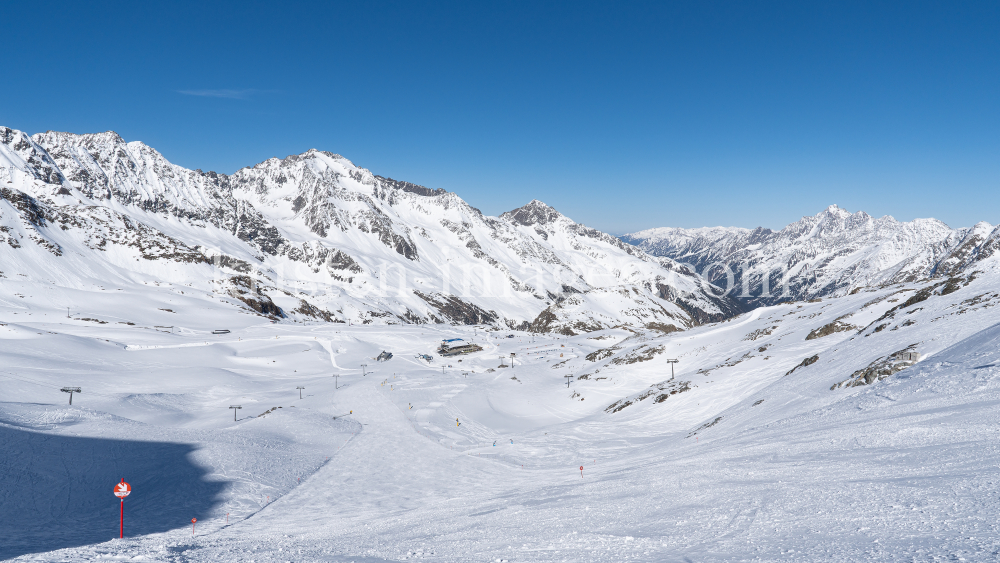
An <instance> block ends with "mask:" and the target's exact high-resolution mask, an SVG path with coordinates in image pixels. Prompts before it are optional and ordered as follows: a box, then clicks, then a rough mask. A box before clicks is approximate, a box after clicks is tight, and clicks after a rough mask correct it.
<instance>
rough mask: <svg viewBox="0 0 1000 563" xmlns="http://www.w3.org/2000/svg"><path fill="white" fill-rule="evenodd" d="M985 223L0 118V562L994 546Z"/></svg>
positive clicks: (993, 291)
mask: <svg viewBox="0 0 1000 563" xmlns="http://www.w3.org/2000/svg"><path fill="white" fill-rule="evenodd" d="M998 248H1000V230H998V229H997V228H995V227H993V226H992V225H990V224H989V223H979V224H977V225H974V226H972V227H969V228H958V229H953V228H951V227H949V226H947V225H944V224H943V223H940V222H938V221H935V220H931V219H927V220H916V221H912V222H908V223H904V222H899V221H896V220H895V219H893V218H891V217H883V218H873V217H870V216H868V215H866V214H864V213H863V212H856V213H850V212H847V211H845V210H843V209H840V208H838V207H836V206H832V207H830V208H828V209H826V210H824V211H822V212H820V213H819V214H817V215H815V216H808V217H804V218H803V219H802V220H800V221H798V222H796V223H793V224H791V225H789V226H788V227H786V228H784V229H782V230H779V231H771V230H768V229H756V230H747V229H738V228H706V229H674V228H662V229H653V230H649V231H642V232H639V233H633V234H631V235H626V236H623V237H621V238H617V237H613V236H611V235H609V234H606V233H602V232H600V231H597V230H595V229H592V228H589V227H587V226H585V225H581V224H578V223H576V222H574V221H573V220H572V219H570V218H568V217H565V216H563V215H562V214H560V213H559V212H558V211H556V210H555V209H553V208H551V207H549V206H548V205H546V204H544V203H542V202H539V201H532V202H530V203H528V204H526V205H525V206H524V207H521V208H519V209H515V210H512V211H509V212H506V213H503V214H501V215H500V216H498V217H491V216H487V215H485V214H483V213H481V212H480V211H479V210H477V209H476V208H475V207H473V206H471V205H469V204H468V203H466V202H465V201H464V200H462V199H461V198H460V197H459V196H458V195H457V194H454V193H450V192H445V191H443V190H434V189H430V188H426V187H422V186H418V185H414V184H410V183H407V182H404V181H398V180H393V179H389V178H385V177H382V176H378V175H376V174H373V173H372V172H370V171H368V170H366V169H364V168H360V167H358V166H356V165H354V164H353V163H351V162H350V161H349V160H347V159H346V158H344V157H342V156H338V155H335V154H332V153H327V152H321V151H316V150H312V151H309V152H307V153H304V154H301V155H292V156H288V157H286V158H284V159H278V158H274V159H270V160H267V161H265V162H262V163H260V164H257V165H255V166H251V167H247V168H244V169H241V170H239V171H237V172H236V173H234V174H232V175H224V174H218V173H215V172H202V171H200V170H187V169H184V168H181V167H179V166H176V165H173V164H171V163H170V162H168V161H167V160H166V159H165V158H164V157H163V156H162V155H160V154H159V153H158V152H157V151H156V150H154V149H153V148H151V147H148V146H147V145H144V144H142V143H140V142H135V141H132V142H126V141H124V140H123V139H121V138H120V137H119V136H118V135H117V134H115V133H111V132H108V133H99V134H92V135H75V134H69V133H56V132H47V133H41V134H36V135H27V134H25V133H23V132H20V131H16V130H12V129H7V128H0V389H2V390H3V397H2V398H0V436H2V440H0V443H2V444H3V451H2V453H0V514H2V515H3V518H0V559H2V560H15V561H94V560H134V561H163V562H168V561H169V562H182V561H183V562H188V561H241V562H244V561H253V562H269V561H337V562H346V561H357V562H376V561H379V562H382V561H410V560H429V561H454V562H460V561H512V562H513V561H574V562H575V561H785V560H787V561H838V562H840V561H861V560H878V561H945V560H948V561H954V560H967V561H987V560H995V559H996V558H997V557H998V553H1000V539H998V538H1000V534H998V529H997V522H998V521H1000V495H998V494H997V486H998V483H1000V469H998V468H1000V446H998V444H1000V440H998V438H1000V427H998V426H997V416H996V412H997V408H998V405H1000V317H998V314H997V312H998V311H1000V309H998V307H997V305H998V304H1000V269H998V264H1000V262H998V261H1000V253H998V252H997V249H998ZM452 339H461V341H462V343H465V344H475V345H476V346H478V348H479V350H477V351H474V352H472V353H470V354H467V355H457V356H445V355H442V354H441V353H440V352H439V347H440V345H441V343H442V341H446V340H452ZM383 352H388V353H391V357H389V358H388V359H386V355H385V354H383ZM668 360H671V361H673V360H676V362H675V363H673V362H668ZM672 373H673V375H671V374H672ZM64 387H80V389H81V392H79V393H75V394H74V395H73V396H72V397H73V399H72V402H73V404H72V405H70V404H68V399H69V395H68V394H67V393H62V392H60V389H62V388H64ZM232 407H239V408H232ZM122 478H125V479H126V481H128V482H129V483H130V484H131V485H132V490H133V492H132V494H131V495H130V496H129V498H128V499H126V500H125V502H124V508H125V537H124V539H119V538H118V531H119V530H118V526H119V522H118V518H119V513H118V510H117V509H119V508H120V506H119V501H118V500H117V499H116V498H115V497H114V496H113V494H112V488H113V486H114V485H115V483H117V482H119V480H120V479H122ZM193 518H196V519H197V523H196V524H194V526H193V527H192V519H193Z"/></svg>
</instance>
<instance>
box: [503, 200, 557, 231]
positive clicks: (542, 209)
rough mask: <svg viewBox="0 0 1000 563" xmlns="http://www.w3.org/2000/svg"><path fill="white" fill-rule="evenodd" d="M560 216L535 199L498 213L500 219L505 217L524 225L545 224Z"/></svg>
mask: <svg viewBox="0 0 1000 563" xmlns="http://www.w3.org/2000/svg"><path fill="white" fill-rule="evenodd" d="M560 217H562V215H561V214H560V213H559V212H558V211H556V210H555V209H552V208H551V207H549V206H548V205H545V204H544V203H542V202H540V201H538V200H537V199H535V200H532V201H531V203H529V204H527V205H525V206H524V207H518V208H517V209H514V210H513V211H508V212H506V213H503V214H502V215H500V218H501V219H507V220H508V221H511V222H514V223H517V224H518V225H524V226H526V227H530V226H532V225H546V224H548V223H552V222H554V221H555V220H556V219H559V218H560Z"/></svg>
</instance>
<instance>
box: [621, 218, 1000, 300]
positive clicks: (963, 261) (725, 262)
mask: <svg viewBox="0 0 1000 563" xmlns="http://www.w3.org/2000/svg"><path fill="white" fill-rule="evenodd" d="M621 238H622V240H624V241H625V242H628V243H629V244H634V245H636V246H638V247H639V248H642V249H643V250H645V251H646V252H648V253H650V254H653V255H655V256H661V257H665V258H670V259H673V260H675V261H677V262H680V263H683V264H687V265H688V266H689V267H690V268H691V269H693V270H695V271H697V272H699V273H701V274H702V275H703V276H704V277H705V278H706V279H708V280H709V281H711V282H713V283H714V284H716V285H718V286H721V287H727V288H728V289H729V290H730V292H729V294H728V295H732V296H733V297H736V298H737V299H739V300H740V301H742V302H743V303H744V305H745V306H746V307H749V308H752V307H756V306H759V305H770V304H774V303H779V302H782V301H799V300H807V299H815V298H818V297H826V296H831V295H845V294H848V293H850V292H851V291H854V290H856V289H858V288H863V287H873V286H883V285H888V284H894V283H901V282H912V281H916V280H922V279H927V278H934V277H949V276H957V275H962V274H963V273H968V272H971V271H972V270H975V269H976V268H977V267H978V265H979V264H980V263H981V262H982V261H983V260H985V259H986V258H989V257H990V256H992V255H994V253H996V251H997V249H998V248H1000V228H997V227H994V226H993V225H990V224H989V223H986V222H981V223H978V224H976V225H974V226H973V227H971V228H966V229H952V228H950V227H949V226H948V225H946V224H944V223H942V222H941V221H938V220H936V219H915V220H913V221H910V222H900V221H897V220H896V219H894V218H893V217H891V216H885V217H880V218H875V217H872V216H870V215H868V214H867V213H865V212H863V211H859V212H857V213H850V212H848V211H846V210H844V209H841V208H839V207H837V206H836V205H831V206H830V207H828V208H827V209H825V210H824V211H822V212H820V213H818V214H816V215H814V216H808V217H803V218H802V219H801V220H799V221H796V222H795V223H792V224H790V225H788V226H786V227H785V228H783V229H781V230H779V231H773V230H771V229H766V228H762V227H760V228H756V229H745V228H738V227H730V228H726V227H714V228H701V229H674V228H656V229H648V230H645V231H640V232H637V233H632V234H628V235H624V236H622V237H621Z"/></svg>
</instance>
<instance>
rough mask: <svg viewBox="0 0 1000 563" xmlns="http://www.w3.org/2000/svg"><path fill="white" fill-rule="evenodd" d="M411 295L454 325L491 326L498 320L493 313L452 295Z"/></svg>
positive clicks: (418, 293)
mask: <svg viewBox="0 0 1000 563" xmlns="http://www.w3.org/2000/svg"><path fill="white" fill-rule="evenodd" d="M413 293H415V294H416V295H417V296H418V297H420V298H421V299H423V300H424V301H426V302H427V304H428V305H430V306H431V307H433V308H434V309H436V310H437V311H438V312H439V313H440V314H441V315H442V316H443V317H444V318H446V319H448V320H449V321H451V322H454V323H458V324H465V325H478V324H493V323H495V322H496V321H497V320H498V319H499V318H500V317H499V315H497V314H496V312H495V311H484V310H483V309H481V308H479V307H477V306H476V305H473V304H472V303H467V302H465V301H462V300H461V299H459V298H458V297H455V296H454V295H444V294H441V293H435V294H433V295H431V294H426V293H423V292H420V291H414V292H413Z"/></svg>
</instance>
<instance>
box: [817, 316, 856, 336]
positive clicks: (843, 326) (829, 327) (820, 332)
mask: <svg viewBox="0 0 1000 563" xmlns="http://www.w3.org/2000/svg"><path fill="white" fill-rule="evenodd" d="M850 330H858V327H856V326H854V325H850V324H847V323H845V322H841V321H840V319H838V320H835V321H833V322H832V323H829V324H825V325H823V326H821V327H819V328H817V329H815V330H813V331H811V332H810V333H809V334H808V335H806V340H815V339H817V338H823V337H824V336H830V335H831V334H833V333H835V332H846V331H850Z"/></svg>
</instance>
